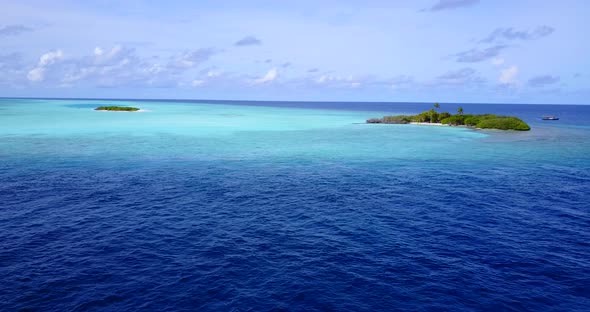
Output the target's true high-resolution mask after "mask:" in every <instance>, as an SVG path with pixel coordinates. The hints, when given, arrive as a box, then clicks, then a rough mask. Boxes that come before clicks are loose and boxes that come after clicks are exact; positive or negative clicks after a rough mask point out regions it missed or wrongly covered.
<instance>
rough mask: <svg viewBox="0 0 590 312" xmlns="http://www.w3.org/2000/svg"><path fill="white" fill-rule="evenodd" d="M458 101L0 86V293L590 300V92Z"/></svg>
mask: <svg viewBox="0 0 590 312" xmlns="http://www.w3.org/2000/svg"><path fill="white" fill-rule="evenodd" d="M101 105H131V106H136V107H140V108H141V109H142V110H143V111H142V112H134V113H129V112H99V111H94V110H93V108H95V107H97V106H101ZM461 106H462V107H463V108H464V111H465V113H466V114H469V113H495V114H505V115H515V116H517V117H519V118H522V119H523V120H525V121H526V122H528V123H529V125H530V126H531V128H532V130H531V131H528V132H512V131H498V130H495V131H494V130H488V131H484V130H471V129H465V128H458V127H431V126H420V125H383V124H365V123H364V122H365V120H366V119H368V118H371V117H381V116H383V115H386V114H410V113H418V112H420V111H423V110H427V109H430V108H431V107H432V104H430V103H336V102H332V103H312V102H303V103H299V102H247V101H180V100H178V101H163V100H153V101H140V100H85V99H72V100H57V99H53V100H50V99H47V100H44V99H0V242H1V243H0V310H3V311H588V309H589V307H590V286H589V285H590V204H589V203H590V106H572V105H512V104H462V105H461ZM457 107H458V105H457V104H446V103H442V104H441V109H440V110H441V111H449V112H452V113H454V112H455V111H456V108H457ZM543 115H557V116H558V117H560V120H558V121H542V120H541V119H540V117H541V116H543Z"/></svg>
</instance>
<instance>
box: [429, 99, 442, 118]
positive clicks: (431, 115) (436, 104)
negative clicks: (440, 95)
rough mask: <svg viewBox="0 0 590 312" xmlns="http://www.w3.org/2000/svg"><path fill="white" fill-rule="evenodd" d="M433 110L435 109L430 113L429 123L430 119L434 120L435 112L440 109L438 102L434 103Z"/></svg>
mask: <svg viewBox="0 0 590 312" xmlns="http://www.w3.org/2000/svg"><path fill="white" fill-rule="evenodd" d="M434 108H435V109H433V110H431V111H430V123H432V119H434V113H435V111H436V110H437V109H439V108H440V104H438V102H437V103H434Z"/></svg>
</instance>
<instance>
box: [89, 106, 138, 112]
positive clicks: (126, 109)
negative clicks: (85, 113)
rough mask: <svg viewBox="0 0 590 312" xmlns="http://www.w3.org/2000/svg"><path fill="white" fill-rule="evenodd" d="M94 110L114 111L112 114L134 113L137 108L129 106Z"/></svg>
mask: <svg viewBox="0 0 590 312" xmlns="http://www.w3.org/2000/svg"><path fill="white" fill-rule="evenodd" d="M94 110H98V111H114V112H136V111H138V110H139V108H137V107H131V106H99V107H97V108H95V109H94Z"/></svg>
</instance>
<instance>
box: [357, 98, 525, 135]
mask: <svg viewBox="0 0 590 312" xmlns="http://www.w3.org/2000/svg"><path fill="white" fill-rule="evenodd" d="M434 107H435V108H436V109H438V108H440V105H439V104H438V103H435V104H434ZM411 122H427V123H440V124H443V125H449V126H467V127H474V128H478V129H498V130H518V131H528V130H531V127H529V125H528V124H527V123H526V122H524V121H522V120H520V119H519V118H516V117H511V116H497V115H494V114H483V115H470V114H467V115H464V114H463V108H462V107H459V108H458V109H457V114H456V115H452V114H450V113H448V112H442V113H439V112H437V111H436V110H435V109H431V110H429V111H426V112H422V113H420V114H418V115H396V116H384V117H383V118H371V119H368V120H367V123H385V124H408V123H411Z"/></svg>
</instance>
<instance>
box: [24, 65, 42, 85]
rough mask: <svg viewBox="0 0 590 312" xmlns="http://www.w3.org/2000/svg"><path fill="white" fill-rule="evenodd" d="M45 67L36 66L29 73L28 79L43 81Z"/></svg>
mask: <svg viewBox="0 0 590 312" xmlns="http://www.w3.org/2000/svg"><path fill="white" fill-rule="evenodd" d="M44 76H45V69H44V68H43V67H35V68H33V69H31V70H30V71H29V73H28V74H27V79H29V80H30V81H35V82H36V81H43V79H44V78H45V77H44Z"/></svg>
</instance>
